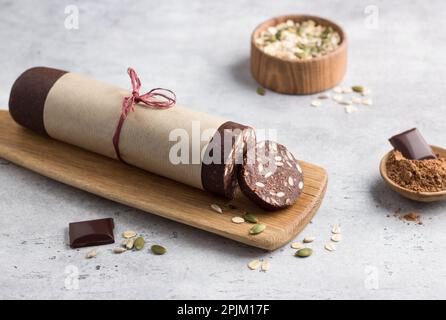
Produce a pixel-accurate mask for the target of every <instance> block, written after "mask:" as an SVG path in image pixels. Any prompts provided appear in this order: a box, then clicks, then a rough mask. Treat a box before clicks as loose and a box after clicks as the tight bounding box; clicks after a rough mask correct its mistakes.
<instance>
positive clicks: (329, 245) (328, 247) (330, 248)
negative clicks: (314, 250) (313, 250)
mask: <svg viewBox="0 0 446 320" xmlns="http://www.w3.org/2000/svg"><path fill="white" fill-rule="evenodd" d="M325 249H326V250H328V251H335V250H336V245H335V244H334V243H332V242H330V243H327V244H326V245H325Z"/></svg>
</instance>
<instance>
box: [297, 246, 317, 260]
mask: <svg viewBox="0 0 446 320" xmlns="http://www.w3.org/2000/svg"><path fill="white" fill-rule="evenodd" d="M312 253H313V250H312V249H311V248H303V249H300V250H297V252H296V253H295V256H296V257H299V258H307V257H309V256H311V254H312Z"/></svg>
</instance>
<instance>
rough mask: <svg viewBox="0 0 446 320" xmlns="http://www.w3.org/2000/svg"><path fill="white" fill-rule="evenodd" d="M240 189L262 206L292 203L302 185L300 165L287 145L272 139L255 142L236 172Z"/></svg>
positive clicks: (289, 204)
mask: <svg viewBox="0 0 446 320" xmlns="http://www.w3.org/2000/svg"><path fill="white" fill-rule="evenodd" d="M238 182H239V185H240V189H241V190H242V192H243V193H244V194H245V195H246V196H247V197H248V198H249V199H251V200H252V201H254V202H255V203H257V204H258V205H259V206H260V207H262V208H264V209H266V210H278V209H282V208H286V207H289V206H291V205H293V204H294V203H295V202H296V200H297V198H298V197H299V195H300V194H301V192H302V190H303V187H304V180H303V172H302V168H301V167H300V166H299V164H298V163H297V160H296V158H294V156H293V155H292V154H291V152H289V151H288V150H287V148H286V147H285V146H283V145H281V144H279V143H276V142H273V141H262V142H259V143H258V144H257V145H256V147H255V149H250V150H249V151H248V152H247V154H246V155H245V157H244V163H243V166H242V168H241V169H240V171H239V174H238Z"/></svg>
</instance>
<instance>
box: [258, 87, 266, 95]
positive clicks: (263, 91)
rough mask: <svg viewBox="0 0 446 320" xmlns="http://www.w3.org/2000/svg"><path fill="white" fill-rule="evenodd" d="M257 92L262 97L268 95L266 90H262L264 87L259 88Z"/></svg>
mask: <svg viewBox="0 0 446 320" xmlns="http://www.w3.org/2000/svg"><path fill="white" fill-rule="evenodd" d="M256 91H257V94H259V95H261V96H264V95H265V94H266V90H265V88H262V87H258V88H257V90H256Z"/></svg>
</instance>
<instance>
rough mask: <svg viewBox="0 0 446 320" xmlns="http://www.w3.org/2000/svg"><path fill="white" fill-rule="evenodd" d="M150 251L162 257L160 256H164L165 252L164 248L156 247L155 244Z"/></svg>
mask: <svg viewBox="0 0 446 320" xmlns="http://www.w3.org/2000/svg"><path fill="white" fill-rule="evenodd" d="M150 250H152V252H153V253H154V254H156V255H162V254H165V253H166V252H167V249H166V248H164V247H163V246H160V245H157V244H155V245H153V246H152V247H151V248H150Z"/></svg>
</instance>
